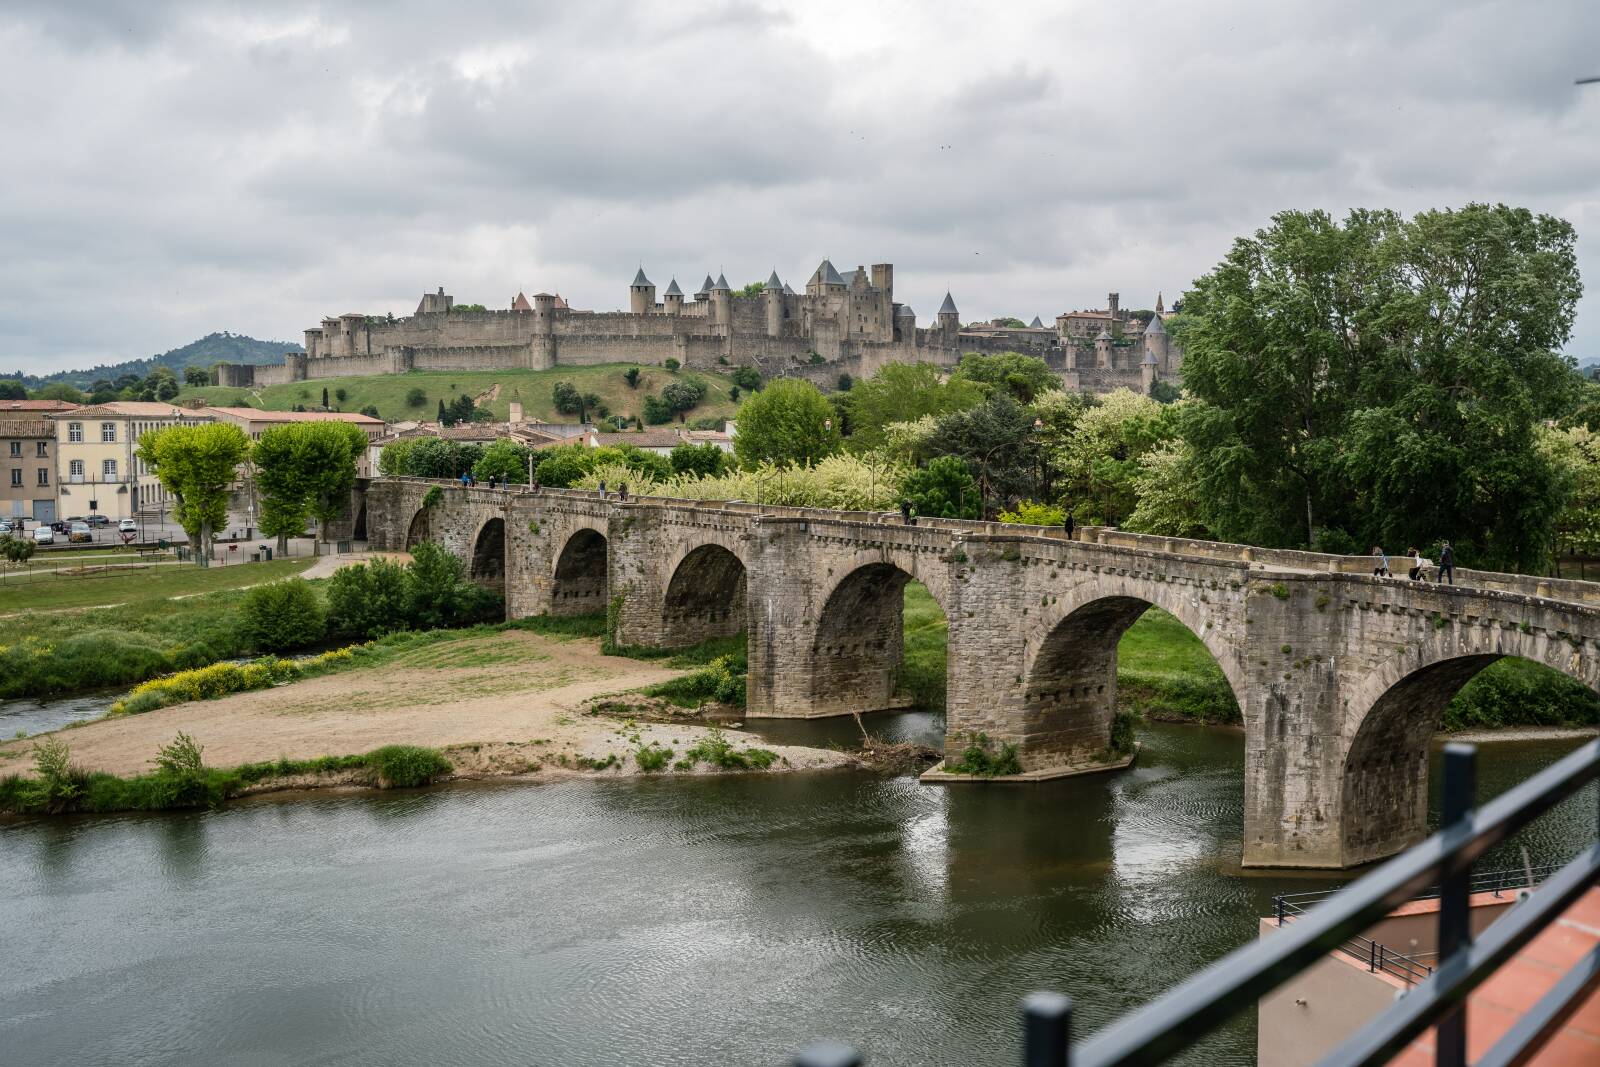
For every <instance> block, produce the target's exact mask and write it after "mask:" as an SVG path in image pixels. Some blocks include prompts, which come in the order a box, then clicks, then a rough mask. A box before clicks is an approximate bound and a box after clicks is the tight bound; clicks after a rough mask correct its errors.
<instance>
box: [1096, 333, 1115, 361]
mask: <svg viewBox="0 0 1600 1067" xmlns="http://www.w3.org/2000/svg"><path fill="white" fill-rule="evenodd" d="M1094 365H1095V366H1096V367H1099V368H1100V369H1101V370H1109V369H1110V368H1111V331H1109V330H1105V329H1102V330H1101V331H1100V332H1099V333H1097V334H1095V337H1094Z"/></svg>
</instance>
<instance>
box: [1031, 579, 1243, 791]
mask: <svg viewBox="0 0 1600 1067" xmlns="http://www.w3.org/2000/svg"><path fill="white" fill-rule="evenodd" d="M1118 578H1119V576H1116V575H1100V576H1098V577H1097V580H1096V581H1094V582H1092V583H1084V584H1083V585H1082V586H1081V587H1080V589H1079V590H1075V591H1074V592H1073V593H1070V594H1068V595H1065V596H1060V597H1059V598H1058V599H1056V602H1055V603H1053V604H1048V605H1040V606H1039V608H1038V609H1036V610H1040V611H1042V614H1043V618H1042V620H1041V622H1040V624H1039V628H1038V629H1037V630H1035V631H1034V633H1037V634H1039V635H1041V636H1039V637H1038V638H1037V640H1033V639H1030V640H1029V642H1028V649H1027V654H1026V656H1025V657H1024V660H1023V671H1022V681H1023V691H1022V711H1021V716H1020V718H1021V721H1022V723H1023V731H1022V738H1021V740H1022V743H1021V745H1020V746H1019V747H1020V749H1021V754H1022V757H1023V765H1024V767H1025V768H1030V769H1031V768H1034V767H1039V768H1043V767H1054V766H1060V765H1069V764H1075V763H1083V762H1087V761H1089V760H1090V759H1092V758H1093V757H1094V756H1096V755H1097V754H1099V753H1102V752H1104V751H1105V750H1106V749H1107V748H1108V747H1109V745H1110V742H1111V727H1112V723H1113V721H1114V720H1115V718H1116V705H1117V647H1118V644H1119V642H1120V641H1121V640H1122V636H1123V634H1125V633H1126V632H1127V631H1128V629H1129V627H1131V626H1132V625H1133V624H1134V623H1135V622H1137V621H1138V620H1139V618H1140V617H1141V616H1143V615H1144V614H1145V612H1147V611H1149V610H1150V609H1151V608H1152V607H1158V608H1161V609H1162V610H1163V611H1166V612H1167V613H1168V614H1170V615H1172V616H1173V617H1174V618H1176V619H1177V620H1178V621H1179V622H1180V623H1182V624H1183V625H1184V627H1185V628H1187V629H1188V630H1189V632H1190V633H1192V634H1193V635H1194V636H1195V637H1197V638H1198V639H1199V640H1200V643H1201V644H1202V645H1204V646H1205V648H1206V650H1207V651H1208V652H1209V653H1210V654H1211V657H1212V659H1213V660H1215V661H1216V663H1217V665H1218V667H1220V668H1221V669H1222V674H1223V677H1224V678H1225V679H1226V680H1227V683H1228V687H1229V689H1230V690H1231V691H1232V693H1233V696H1234V699H1235V700H1236V701H1238V702H1239V704H1240V705H1241V707H1242V706H1243V703H1244V702H1243V701H1242V700H1241V699H1240V697H1241V695H1242V694H1243V693H1245V692H1246V688H1245V679H1244V670H1243V668H1242V666H1241V665H1240V664H1239V662H1238V659H1237V656H1236V654H1235V652H1234V650H1233V649H1232V648H1231V647H1230V646H1229V645H1228V644H1227V642H1225V641H1224V640H1223V638H1222V634H1221V633H1220V631H1219V628H1218V626H1217V625H1216V624H1215V622H1214V620H1212V619H1211V618H1210V617H1209V615H1208V613H1207V612H1206V611H1205V610H1203V608H1204V603H1203V602H1202V601H1200V599H1199V596H1198V594H1196V595H1195V596H1193V597H1192V598H1191V597H1187V596H1184V595H1183V594H1182V592H1181V590H1178V589H1174V588H1173V587H1170V586H1165V585H1160V584H1158V585H1157V589H1168V590H1171V592H1172V595H1161V594H1160V593H1156V592H1155V591H1154V590H1152V589H1151V588H1149V583H1144V582H1139V583H1134V582H1128V581H1119V580H1118ZM1152 594H1154V595H1152Z"/></svg>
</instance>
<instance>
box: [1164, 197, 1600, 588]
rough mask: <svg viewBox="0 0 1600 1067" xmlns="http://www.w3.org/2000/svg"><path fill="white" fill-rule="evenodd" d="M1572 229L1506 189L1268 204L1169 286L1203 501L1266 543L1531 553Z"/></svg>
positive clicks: (1543, 519)
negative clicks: (1421, 208)
mask: <svg viewBox="0 0 1600 1067" xmlns="http://www.w3.org/2000/svg"><path fill="white" fill-rule="evenodd" d="M1574 240H1575V239H1574V235H1573V231H1572V227H1571V226H1570V225H1568V224H1567V223H1566V222H1564V221H1562V220H1560V219H1556V218H1552V217H1550V216H1547V215H1535V214H1533V213H1532V212H1529V211H1526V210H1523V209H1520V208H1510V207H1506V206H1504V205H1496V206H1489V205H1484V204H1471V205H1468V206H1467V207H1465V208H1462V209H1461V210H1459V211H1430V212H1424V213H1422V214H1420V215H1417V216H1416V217H1414V218H1412V219H1410V220H1405V219H1403V218H1401V217H1400V216H1399V215H1398V214H1396V213H1394V212H1390V211H1354V212H1351V213H1350V215H1349V216H1348V217H1347V218H1346V219H1345V220H1344V221H1343V222H1342V223H1340V222H1336V221H1334V220H1333V219H1332V218H1330V217H1329V216H1328V215H1326V214H1324V213H1322V212H1298V211H1290V212H1283V213H1281V214H1279V215H1277V216H1275V217H1274V218H1273V220H1272V225H1271V226H1270V227H1267V228H1266V229H1263V230H1261V231H1259V232H1257V233H1256V234H1255V235H1254V236H1253V237H1249V238H1242V239H1240V240H1239V241H1237V242H1235V244H1234V247H1233V249H1232V250H1231V251H1230V252H1229V254H1228V256H1227V258H1226V259H1224V260H1223V262H1222V263H1221V264H1219V265H1218V266H1217V268H1216V269H1215V270H1213V271H1212V272H1210V273H1209V274H1207V275H1205V276H1204V277H1202V278H1200V279H1199V280H1198V281H1197V282H1196V283H1195V286H1194V288H1193V290H1191V291H1190V292H1189V293H1188V294H1187V295H1186V299H1185V302H1184V308H1183V310H1184V323H1183V331H1182V333H1183V342H1184V346H1185V354H1184V366H1183V377H1184V386H1185V389H1186V390H1187V392H1188V393H1189V394H1190V395H1191V396H1192V397H1193V398H1194V399H1195V402H1194V403H1192V404H1188V405H1185V407H1186V408H1187V411H1186V413H1185V418H1184V436H1185V438H1186V439H1187V440H1188V442H1189V443H1190V445H1191V446H1192V448H1193V450H1194V456H1195V464H1194V471H1195V476H1196V479H1197V484H1196V488H1197V490H1198V495H1199V499H1200V500H1201V501H1202V502H1203V514H1202V518H1203V520H1204V521H1205V523H1206V525H1207V526H1209V527H1210V528H1211V529H1212V530H1213V531H1215V532H1216V533H1217V534H1218V535H1219V536H1221V537H1224V538H1228V539H1232V540H1243V541H1250V542H1253V543H1257V544H1266V545H1304V544H1313V545H1316V544H1331V543H1334V542H1336V541H1342V542H1345V543H1355V544H1360V545H1362V546H1363V547H1364V546H1365V544H1368V543H1378V542H1382V543H1385V544H1389V545H1397V544H1418V545H1421V544H1432V543H1435V542H1436V541H1437V540H1438V539H1440V538H1449V539H1450V540H1451V541H1452V542H1453V543H1454V544H1455V545H1456V547H1457V556H1458V559H1460V560H1461V561H1462V562H1464V563H1466V562H1472V563H1476V564H1479V565H1485V566H1494V567H1509V568H1515V569H1534V568H1537V567H1538V566H1540V565H1541V564H1542V562H1543V560H1544V559H1545V557H1546V553H1547V551H1548V547H1549V544H1550V540H1551V538H1550V531H1551V524H1552V522H1553V521H1554V518H1555V515H1556V513H1557V511H1558V510H1559V506H1560V491H1561V487H1560V479H1559V477H1558V476H1557V473H1556V471H1555V469H1554V468H1553V466H1552V464H1551V462H1550V460H1549V458H1548V457H1547V456H1546V455H1544V454H1543V453H1542V452H1541V451H1540V450H1539V449H1538V447H1537V444H1536V440H1535V434H1534V428H1535V426H1536V425H1537V423H1538V422H1539V421H1540V420H1541V419H1543V418H1546V417H1550V416H1552V415H1556V414H1559V413H1560V412H1559V411H1558V410H1555V408H1556V406H1557V405H1559V404H1560V403H1563V402H1565V400H1566V398H1568V397H1569V395H1570V364H1569V363H1568V361H1567V360H1565V359H1564V358H1563V357H1562V356H1561V355H1560V354H1559V351H1558V350H1559V349H1560V347H1561V346H1562V345H1563V344H1565V343H1566V340H1567V338H1568V337H1569V335H1570V332H1571V327H1572V317H1573V310H1574V306H1575V304H1576V302H1577V299H1578V296H1579V295H1580V293H1581V291H1582V289H1581V285H1580V282H1579V279H1578V270H1577V260H1576V257H1575V254H1574Z"/></svg>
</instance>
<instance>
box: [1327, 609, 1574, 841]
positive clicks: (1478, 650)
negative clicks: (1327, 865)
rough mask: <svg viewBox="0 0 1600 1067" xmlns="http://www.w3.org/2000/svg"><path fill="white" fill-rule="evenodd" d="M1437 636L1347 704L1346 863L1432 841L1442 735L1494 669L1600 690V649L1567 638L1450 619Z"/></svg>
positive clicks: (1398, 659) (1387, 666)
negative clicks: (1517, 664) (1462, 698)
mask: <svg viewBox="0 0 1600 1067" xmlns="http://www.w3.org/2000/svg"><path fill="white" fill-rule="evenodd" d="M1424 622H1426V620H1424ZM1427 625H1428V626H1429V627H1430V628H1432V627H1433V624H1432V623H1427ZM1438 633H1439V634H1440V636H1439V637H1438V638H1435V639H1432V640H1429V641H1426V642H1423V643H1421V644H1418V645H1414V646H1412V647H1408V648H1406V649H1403V650H1402V652H1403V654H1402V655H1396V656H1394V657H1392V659H1391V660H1390V661H1389V662H1386V663H1384V664H1383V665H1381V666H1380V667H1378V668H1377V669H1376V670H1374V671H1372V672H1371V673H1370V674H1368V676H1367V677H1366V679H1365V680H1364V681H1363V682H1362V683H1361V684H1360V685H1359V686H1358V687H1356V690H1355V692H1354V693H1353V694H1352V695H1351V697H1350V698H1349V699H1348V700H1347V701H1346V703H1345V708H1344V714H1345V724H1346V726H1345V736H1346V737H1348V738H1349V743H1348V745H1347V746H1346V748H1345V751H1344V758H1343V761H1342V765H1341V772H1340V782H1339V793H1340V803H1339V815H1340V819H1339V822H1340V840H1339V847H1340V854H1341V861H1342V864H1343V865H1344V866H1354V865H1357V864H1361V863H1367V862H1370V861H1372V860H1376V859H1381V858H1383V857H1386V856H1390V855H1393V854H1394V853H1396V852H1399V851H1401V850H1402V849H1405V848H1407V847H1409V846H1410V845H1413V844H1415V843H1416V842H1418V841H1420V840H1422V839H1423V838H1424V837H1426V836H1427V828H1428V757H1429V749H1430V745H1431V743H1432V740H1433V736H1434V734H1435V733H1437V732H1438V730H1439V727H1440V725H1441V723H1442V721H1443V719H1444V712H1445V708H1446V707H1447V706H1448V705H1449V703H1450V701H1451V700H1452V699H1454V697H1455V695H1456V694H1457V693H1459V692H1460V691H1461V688H1462V687H1463V686H1464V685H1466V684H1467V683H1468V682H1469V681H1471V680H1472V679H1473V678H1474V677H1476V676H1477V675H1478V673H1479V672H1481V671H1482V670H1484V669H1485V668H1486V667H1488V666H1489V665H1490V664H1493V663H1495V662H1497V661H1499V660H1502V659H1520V660H1525V661H1528V662H1531V663H1536V664H1538V665H1540V666H1543V667H1547V668H1549V669H1551V670H1555V671H1558V672H1560V673H1562V674H1564V675H1566V676H1567V677H1569V678H1572V679H1573V680H1575V681H1577V682H1579V683H1581V684H1582V685H1584V686H1586V687H1587V688H1589V689H1590V690H1591V691H1600V686H1597V684H1596V681H1597V664H1596V657H1595V655H1594V654H1593V652H1592V645H1590V644H1585V643H1584V642H1582V641H1581V640H1580V641H1577V642H1576V643H1574V642H1573V641H1572V640H1569V638H1568V636H1567V635H1565V634H1562V633H1554V634H1553V633H1550V632H1548V631H1545V630H1534V629H1529V630H1524V629H1522V628H1520V627H1516V628H1507V627H1503V626H1500V625H1498V624H1495V625H1488V626H1485V625H1469V626H1464V625H1462V624H1460V623H1446V625H1445V626H1444V627H1443V628H1442V629H1440V630H1439V631H1438Z"/></svg>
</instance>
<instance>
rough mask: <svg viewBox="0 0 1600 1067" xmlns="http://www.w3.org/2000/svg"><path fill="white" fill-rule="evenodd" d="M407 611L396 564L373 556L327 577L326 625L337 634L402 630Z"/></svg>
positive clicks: (358, 635)
mask: <svg viewBox="0 0 1600 1067" xmlns="http://www.w3.org/2000/svg"><path fill="white" fill-rule="evenodd" d="M434 488H435V489H437V488H438V487H437V486H435V487H434ZM408 613H409V605H408V593H407V582H406V572H405V570H404V569H403V568H401V567H400V566H399V565H398V564H395V563H391V562H389V561H388V560H386V559H381V558H379V559H372V560H369V561H367V562H366V563H357V564H354V565H352V566H349V567H340V568H339V569H338V570H336V571H334V572H333V576H332V577H330V578H329V579H328V628H329V629H330V630H332V631H333V632H334V633H336V634H340V635H342V636H345V637H353V638H357V639H360V640H366V639H368V638H372V637H377V636H378V635H380V634H386V633H389V632H390V631H393V630H404V629H405V628H406V618H407V615H408Z"/></svg>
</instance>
